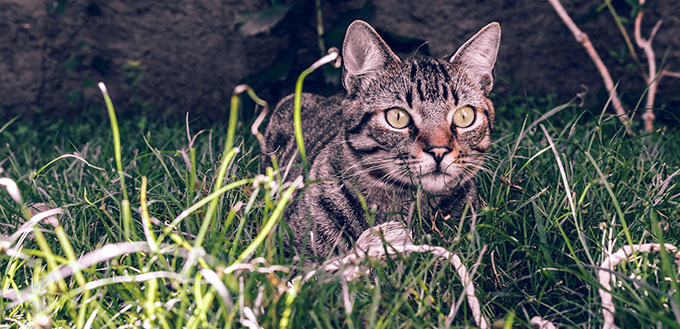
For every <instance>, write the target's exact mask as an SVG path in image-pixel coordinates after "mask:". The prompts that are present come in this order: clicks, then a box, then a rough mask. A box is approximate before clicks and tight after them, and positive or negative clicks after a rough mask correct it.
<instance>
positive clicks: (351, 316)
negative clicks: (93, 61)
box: [0, 94, 680, 328]
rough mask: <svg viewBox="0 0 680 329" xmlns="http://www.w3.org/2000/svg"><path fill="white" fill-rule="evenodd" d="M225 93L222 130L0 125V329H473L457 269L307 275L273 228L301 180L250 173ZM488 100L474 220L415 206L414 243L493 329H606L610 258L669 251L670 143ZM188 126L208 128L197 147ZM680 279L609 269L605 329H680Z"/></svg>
mask: <svg viewBox="0 0 680 329" xmlns="http://www.w3.org/2000/svg"><path fill="white" fill-rule="evenodd" d="M243 95H245V94H243ZM114 96H115V95H114ZM234 97H235V98H233V99H232V107H231V112H230V115H229V117H230V120H229V122H228V123H227V127H222V126H219V125H218V126H217V127H214V124H210V125H208V124H206V123H200V121H195V122H193V123H192V122H189V120H187V122H186V124H183V123H180V122H171V123H157V122H154V121H153V120H150V123H149V126H148V129H146V130H143V131H140V130H139V129H138V128H137V127H136V126H135V124H134V122H131V121H122V122H121V125H120V127H118V125H116V124H114V121H113V120H111V121H110V122H111V125H109V127H108V128H107V125H106V124H105V121H102V120H100V119H101V117H92V118H82V119H81V120H82V122H78V123H77V124H75V125H70V126H68V127H66V128H63V129H61V128H54V126H51V125H45V126H35V125H31V124H30V123H28V122H24V121H22V120H17V121H14V122H10V123H9V124H8V125H6V124H4V123H3V124H2V126H3V128H2V129H0V168H2V169H3V171H2V172H0V176H2V177H5V178H3V179H6V180H3V181H2V182H3V186H2V187H3V191H1V192H0V232H1V233H2V234H3V237H2V244H0V251H1V252H2V254H1V255H0V273H2V275H3V276H2V278H1V281H0V282H1V285H2V286H1V287H0V288H1V289H2V299H1V301H0V311H1V312H2V318H1V319H0V323H1V324H0V326H1V327H3V328H4V327H7V328H23V327H48V326H53V327H75V328H119V327H161V328H199V327H209V328H218V327H219V328H235V327H247V328H256V327H263V328H306V327H316V328H336V327H348V328H364V327H370V328H409V327H415V328H432V327H440V328H443V327H447V326H448V325H451V326H453V327H466V326H470V325H474V321H473V317H472V314H471V312H470V311H469V308H468V306H467V302H466V301H465V299H464V298H461V297H462V296H463V294H462V292H463V288H464V287H463V285H462V284H461V283H460V281H459V280H458V279H457V278H456V269H455V268H453V267H451V266H450V265H448V263H446V262H440V260H438V259H437V257H435V256H432V255H428V254H411V255H408V256H404V255H402V256H397V257H394V258H388V259H386V260H384V261H378V260H372V259H364V260H363V261H361V264H362V265H365V266H367V267H368V268H370V272H369V273H368V274H364V275H361V276H360V277H359V279H357V280H353V281H348V280H346V279H345V278H344V277H343V276H342V275H341V274H340V273H336V272H325V271H317V272H316V274H314V275H313V276H310V277H305V276H306V275H307V274H309V273H311V271H312V270H315V268H312V267H306V266H304V265H302V264H300V263H299V261H298V259H297V258H294V257H293V256H291V255H288V253H286V252H284V251H283V250H281V248H280V246H281V245H282V244H281V241H282V240H283V239H284V236H285V235H287V234H290V230H289V228H288V227H287V226H286V225H285V221H281V216H282V214H283V211H284V209H285V206H286V203H287V202H288V201H289V200H290V199H291V198H295V197H296V196H298V195H299V193H300V190H299V188H300V187H302V186H303V181H302V180H301V179H298V180H294V178H292V179H291V180H290V181H288V182H283V181H279V178H278V177H280V176H279V175H277V173H276V172H275V171H274V170H273V169H269V170H267V168H260V161H259V157H258V156H259V153H258V152H259V147H258V141H257V139H256V138H255V137H254V136H253V135H252V134H250V132H249V127H250V124H251V122H250V120H249V119H248V120H244V119H243V118H245V117H246V116H244V115H239V113H244V111H245V110H249V109H242V108H241V106H242V105H241V103H242V102H240V97H242V96H241V94H238V95H235V96H234ZM107 103H108V102H107ZM496 104H497V105H498V106H497V107H498V113H497V118H498V119H497V127H498V128H497V131H498V132H497V133H496V134H495V136H494V139H495V141H496V142H495V145H494V147H493V154H492V156H491V157H490V159H489V160H488V161H487V165H486V166H485V167H486V168H487V170H483V171H482V172H480V174H479V175H478V176H479V177H478V180H477V181H478V186H479V190H480V195H481V196H482V198H483V199H484V207H482V209H478V210H477V211H476V212H472V211H471V210H470V211H468V212H467V215H465V216H464V217H463V218H447V219H445V220H440V221H438V222H434V223H433V222H432V220H431V219H430V218H423V217H422V216H421V215H420V212H419V211H414V213H413V217H412V218H410V220H409V222H410V223H412V227H411V229H412V231H413V234H414V237H415V240H416V241H415V242H416V243H419V244H428V245H432V246H442V247H444V248H446V249H447V250H449V251H453V252H455V253H456V254H458V255H460V256H461V259H462V263H463V264H465V265H466V266H467V267H468V268H470V272H471V273H473V274H472V276H471V279H472V282H473V284H474V286H475V293H476V296H477V297H478V299H479V300H480V302H481V304H482V305H481V306H482V311H483V314H484V315H485V317H486V318H487V319H489V320H490V321H491V322H495V325H497V326H501V327H502V326H504V325H505V326H506V327H510V326H512V325H513V324H514V326H522V327H526V326H528V325H529V321H530V319H531V318H532V317H534V316H540V317H542V318H543V319H546V320H550V321H552V322H554V323H556V324H559V325H561V326H564V327H599V326H600V325H601V324H602V322H603V319H602V314H601V313H600V308H601V305H602V301H601V300H600V296H599V295H598V288H601V285H600V283H599V281H598V277H597V274H598V270H599V265H600V264H601V263H602V261H603V260H604V259H605V258H606V256H607V255H608V254H611V253H613V252H614V251H616V250H617V249H618V248H619V247H621V246H624V245H628V244H631V243H635V244H636V243H644V242H652V243H671V244H675V245H678V243H679V242H680V241H679V240H680V234H678V230H680V204H679V202H680V185H679V177H680V143H678V142H677V141H678V140H679V139H678V138H680V134H679V133H678V131H677V130H676V129H674V128H671V129H663V130H660V131H657V132H655V133H653V134H650V135H646V136H639V137H631V136H628V135H626V134H625V131H624V128H623V127H622V126H621V124H620V123H619V122H618V120H616V118H615V117H611V116H608V115H606V114H604V113H602V112H601V111H593V112H590V111H589V110H588V109H582V108H578V107H576V106H574V105H571V104H567V105H565V106H559V107H554V105H552V104H534V103H532V102H528V101H526V100H520V101H517V100H496ZM109 111H110V112H108V113H109V115H110V114H111V113H112V111H113V107H110V108H109ZM239 111H240V112H239ZM518 112H519V113H522V114H521V119H519V120H504V119H503V118H504V117H512V116H513V115H515V113H518ZM546 113H547V115H546ZM114 114H115V113H114ZM303 119H304V118H303ZM246 121H247V122H246ZM202 125H206V126H202ZM197 126H198V127H197ZM201 128H208V129H209V128H216V130H202V131H200V132H198V133H195V134H194V135H193V136H192V133H191V132H192V131H198V129H201ZM116 131H118V132H116ZM116 135H118V136H119V137H116ZM184 135H186V136H187V137H186V140H185V139H183V138H182V137H181V136H184ZM223 136H227V137H226V138H224V142H219V141H220V140H222V138H223ZM118 138H120V147H117V146H116V145H117V144H116V142H115V141H116V139H118ZM55 159H56V161H52V160H55ZM114 159H115V160H114ZM47 164H49V165H47ZM46 165H47V166H46ZM35 168H40V169H39V170H36V169H35ZM14 182H16V185H17V186H16V189H14V187H13V186H12V183H14ZM306 184H313V182H306ZM5 186H7V189H5V188H4V187H5ZM7 191H10V192H13V193H14V194H9V193H7ZM17 192H18V193H20V194H21V197H20V198H17V194H16V193H17ZM126 195H127V197H126ZM125 200H128V201H129V208H127V209H129V210H130V215H129V221H128V220H127V219H126V218H125V212H126V211H127V210H126V208H125V206H124V201H125ZM406 216H407V215H406V214H405V215H404V217H406ZM43 217H44V218H43ZM404 220H406V218H404ZM126 229H129V234H128V232H127V231H126ZM15 232H18V234H15ZM480 256H481V258H479V257H480ZM478 258H479V259H478ZM478 260H479V261H478ZM677 266H678V265H677V264H676V263H674V259H673V257H672V254H671V253H668V252H665V253H664V252H661V253H658V254H646V253H637V254H635V255H633V256H632V257H631V260H630V261H627V262H624V263H622V264H621V265H619V266H617V267H615V268H613V269H612V270H611V271H612V272H611V273H613V274H614V277H615V278H616V283H615V284H614V285H613V286H614V289H613V290H612V293H613V297H614V298H613V302H614V305H615V307H616V313H615V319H616V323H617V324H618V325H619V326H620V327H625V328H628V327H664V328H680V323H679V321H680V310H679V308H678V305H679V304H680V296H679V295H678V294H679V293H678V288H677V287H678V274H677ZM449 314H455V317H453V318H452V319H453V322H452V323H449V320H447V316H449Z"/></svg>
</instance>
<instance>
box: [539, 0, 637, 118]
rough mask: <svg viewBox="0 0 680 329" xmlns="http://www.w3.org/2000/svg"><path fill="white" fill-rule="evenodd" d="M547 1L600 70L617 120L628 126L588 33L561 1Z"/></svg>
mask: <svg viewBox="0 0 680 329" xmlns="http://www.w3.org/2000/svg"><path fill="white" fill-rule="evenodd" d="M548 2H550V4H551V5H552V6H553V8H554V9H555V11H556V12H557V15H559V16H560V18H561V19H562V21H563V22H564V24H565V25H567V27H568V28H569V30H570V31H571V33H572V34H574V38H575V39H576V41H578V42H579V43H581V45H582V46H583V48H585V49H586V51H587V52H588V55H589V56H590V59H591V60H592V61H593V63H595V66H596V67H597V70H598V71H599V72H600V76H602V80H604V86H605V87H606V88H607V91H608V92H609V94H610V95H611V99H612V105H613V106H614V110H615V111H616V114H617V115H618V117H619V120H621V122H622V123H623V124H624V126H626V128H628V126H629V121H628V115H626V111H625V110H624V108H623V104H621V100H620V99H619V96H618V94H617V93H616V89H614V80H612V77H611V75H610V74H609V70H607V67H606V66H605V65H604V63H603V62H602V59H600V55H598V54H597V51H596V50H595V47H593V44H592V42H590V38H588V35H587V34H585V33H583V31H581V30H580V29H579V28H578V26H576V23H574V21H573V20H572V19H571V17H569V14H568V13H567V11H566V10H565V9H564V7H563V6H562V3H560V1H559V0H548Z"/></svg>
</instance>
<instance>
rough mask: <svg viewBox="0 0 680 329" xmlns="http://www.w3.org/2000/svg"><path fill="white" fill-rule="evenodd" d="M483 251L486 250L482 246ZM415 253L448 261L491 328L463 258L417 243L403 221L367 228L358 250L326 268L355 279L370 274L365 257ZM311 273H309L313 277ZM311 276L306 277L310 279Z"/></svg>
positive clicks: (480, 322)
mask: <svg viewBox="0 0 680 329" xmlns="http://www.w3.org/2000/svg"><path fill="white" fill-rule="evenodd" d="M383 241H384V242H385V243H386V244H387V245H386V246H383ZM483 252H484V249H482V253H483ZM411 253H430V254H432V255H434V256H436V257H437V258H439V259H442V260H448V261H449V262H450V263H451V265H453V267H454V268H455V269H456V271H457V273H458V276H459V277H460V281H461V283H462V284H463V290H464V294H465V295H466V297H467V301H468V306H469V307H470V310H471V311H472V317H473V318H474V319H475V323H476V324H477V326H479V327H480V328H483V329H484V328H489V324H488V323H487V321H486V319H485V318H484V317H483V316H482V312H481V309H480V304H479V300H478V299H477V297H476V296H475V287H474V285H473V283H472V279H471V276H470V273H468V271H467V268H466V267H465V265H464V264H463V262H462V261H461V259H460V257H459V256H458V255H457V254H456V253H454V252H450V251H448V250H446V249H445V248H442V247H439V246H429V245H414V244H413V242H412V239H411V232H410V231H409V230H408V229H407V228H405V227H404V226H403V225H402V224H401V223H399V222H387V223H383V224H380V225H378V226H374V227H371V228H370V229H368V230H366V231H364V232H363V233H362V234H361V236H360V237H359V239H358V240H357V243H356V247H355V248H354V250H352V251H351V252H350V253H349V254H348V255H347V256H345V257H344V258H342V259H335V260H332V261H330V262H328V263H326V264H325V265H324V266H323V267H322V268H323V270H324V271H326V272H334V271H338V270H342V276H343V278H344V279H345V280H348V281H351V280H354V279H356V278H358V277H359V275H360V274H362V273H368V269H366V268H361V267H360V266H359V265H357V264H358V263H359V261H360V260H362V259H364V258H367V257H368V258H372V259H383V258H386V257H387V256H394V255H395V254H402V255H409V254H411ZM480 257H481V254H480ZM315 272H316V271H313V272H312V273H310V274H311V275H313V273H315ZM310 274H308V275H307V276H308V277H311V275H310ZM308 277H307V278H305V279H308ZM449 321H450V320H449Z"/></svg>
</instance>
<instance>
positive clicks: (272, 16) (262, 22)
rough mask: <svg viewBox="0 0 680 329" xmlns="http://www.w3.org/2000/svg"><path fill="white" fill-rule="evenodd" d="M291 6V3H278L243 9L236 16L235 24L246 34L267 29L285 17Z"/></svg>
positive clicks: (253, 33) (249, 34)
mask: <svg viewBox="0 0 680 329" xmlns="http://www.w3.org/2000/svg"><path fill="white" fill-rule="evenodd" d="M291 8H293V6H292V5H289V4H285V3H278V4H275V5H273V6H271V7H269V8H267V9H264V10H257V11H243V12H240V13H239V14H238V16H237V17H236V24H237V25H240V27H239V31H240V32H241V33H243V34H244V35H246V36H251V35H255V34H258V33H262V32H265V31H269V30H271V29H272V28H274V26H276V24H278V23H279V22H280V21H281V20H282V19H283V18H284V17H286V14H288V12H289V11H290V9H291Z"/></svg>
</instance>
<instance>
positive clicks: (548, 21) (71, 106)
mask: <svg viewBox="0 0 680 329" xmlns="http://www.w3.org/2000/svg"><path fill="white" fill-rule="evenodd" d="M307 2H310V1H307ZM322 2H323V14H324V22H325V23H326V25H328V24H330V22H332V21H333V20H334V19H335V18H337V17H338V16H339V15H341V14H342V13H343V12H347V11H350V10H356V9H358V8H362V7H364V6H365V5H366V1H365V0H348V1H328V0H327V1H322ZM600 2H601V1H597V0H583V1H576V0H563V3H564V5H565V7H566V8H567V10H568V11H569V12H570V13H571V14H572V17H574V18H575V19H577V20H578V21H580V22H581V24H580V26H581V27H582V29H583V30H584V31H585V32H586V33H588V34H589V35H590V37H591V39H592V40H593V43H594V44H595V46H596V47H597V49H598V50H599V51H600V54H601V55H602V56H603V58H604V59H605V62H606V64H607V65H608V66H609V67H610V68H611V69H612V75H613V76H614V79H615V80H620V84H621V89H622V90H623V91H625V93H624V98H627V99H630V100H631V101H630V102H629V104H632V105H634V102H633V101H632V100H634V99H636V98H637V97H639V95H640V93H641V92H642V91H643V90H644V83H643V81H642V79H641V78H640V74H639V71H638V70H637V69H636V68H635V67H633V68H631V67H630V66H631V65H630V63H631V61H630V60H629V59H627V60H624V61H621V60H619V58H620V56H616V55H615V54H613V53H612V54H610V51H613V52H618V51H620V50H621V49H623V47H625V44H624V42H623V39H622V37H621V35H620V34H619V32H618V30H617V29H616V27H615V25H614V22H613V20H612V19H611V16H609V14H608V13H607V12H606V9H605V12H602V13H600V14H599V15H597V17H596V18H595V19H587V18H588V15H589V13H590V12H591V9H592V8H593V5H597V4H598V3H600ZM624 2H625V0H618V1H617V0H615V1H614V3H615V5H616V4H618V6H619V7H620V8H624V9H625V8H627V7H626V6H624V5H623V3H624ZM269 4H270V1H264V0H263V1H260V0H255V1H237V0H182V1H180V0H166V1H153V0H108V1H97V0H0V111H2V112H1V113H0V118H2V117H3V115H2V114H5V115H8V114H9V115H12V114H16V113H23V114H24V115H26V116H29V117H30V116H45V115H47V116H49V115H82V114H83V113H85V114H86V113H87V111H88V110H97V111H99V110H100V109H101V96H100V94H99V92H98V90H97V88H96V86H95V83H96V82H98V81H105V82H106V83H107V85H108V87H109V90H110V92H111V94H112V96H113V97H114V100H115V101H116V104H117V109H118V110H119V111H120V112H125V111H126V110H127V111H135V110H139V109H140V108H141V109H147V108H148V109H155V110H158V111H162V112H166V113H169V112H173V111H174V112H179V113H184V112H186V111H191V112H192V113H202V114H205V115H208V116H210V115H212V114H214V113H216V112H221V111H223V110H224V108H225V104H227V103H228V99H229V96H230V94H231V90H232V89H233V87H234V86H235V85H236V84H237V83H238V82H239V81H241V80H242V79H243V78H244V77H246V76H249V75H252V74H254V73H256V72H258V71H261V70H262V69H264V68H266V67H268V66H270V65H271V63H272V62H273V61H274V60H275V59H276V58H277V56H278V55H279V53H280V52H281V51H282V50H288V49H289V47H290V44H291V40H293V39H295V40H297V42H302V43H308V44H309V46H308V48H310V49H313V48H314V47H315V44H316V38H315V34H314V32H315V30H314V26H315V22H316V16H315V15H313V14H312V15H309V16H308V17H305V20H306V21H305V20H301V21H299V22H297V23H298V24H299V27H296V28H294V29H289V30H288V32H287V33H284V32H286V31H284V32H281V31H278V32H264V33H260V34H257V35H255V36H244V35H242V34H241V33H239V32H238V31H237V28H236V26H235V20H236V17H237V13H238V12H239V11H243V10H257V9H263V8H267V7H268V6H269ZM311 4H312V6H313V1H311ZM369 5H371V6H372V7H373V11H372V15H371V17H370V18H369V19H368V20H369V22H370V23H372V24H374V25H375V26H376V27H377V28H379V29H381V30H387V31H392V32H394V33H396V34H399V35H401V36H406V37H411V38H416V39H422V40H428V41H429V44H428V45H427V47H429V51H430V52H431V53H432V54H433V55H436V56H443V55H446V54H449V53H451V52H452V51H454V50H455V49H456V48H457V47H458V46H459V45H460V44H461V43H462V42H463V41H465V39H466V38H468V37H469V36H471V35H472V34H473V33H474V32H476V31H477V30H478V29H479V28H480V27H482V26H483V25H484V24H486V23H488V22H490V21H494V20H496V21H499V22H501V24H502V28H503V41H502V45H501V52H500V55H499V59H498V64H497V68H496V74H497V76H498V78H499V80H498V83H497V89H496V90H497V92H498V93H499V94H501V96H503V95H507V94H508V93H524V92H526V93H528V94H532V95H539V96H540V95H546V94H548V93H552V94H557V95H559V97H561V98H564V100H566V99H568V98H570V97H571V96H573V95H574V94H576V93H577V92H580V91H581V90H582V87H581V85H586V86H588V87H589V88H590V95H591V97H593V98H594V97H595V96H594V95H597V94H598V93H600V92H601V86H602V81H601V79H600V77H599V75H598V74H597V72H596V71H595V67H594V65H593V64H592V62H591V61H590V60H589V58H588V57H587V55H586V53H585V51H584V50H583V48H582V47H581V46H580V45H579V44H577V43H576V42H575V41H574V38H573V36H572V35H571V34H570V33H569V31H568V30H567V29H566V28H565V27H564V24H563V23H562V22H561V21H560V20H559V18H558V17H557V15H556V14H555V12H554V11H553V9H552V7H550V5H549V4H548V2H547V1H541V0H480V1H475V2H474V4H472V2H470V1H463V0H449V1H438V0H421V1H417V2H415V1H400V0H375V1H372V2H371V3H370V4H369ZM621 14H622V15H624V16H627V15H629V12H622V13H621ZM679 14H680V1H677V0H659V1H656V2H654V6H653V8H652V10H650V12H649V13H648V15H647V16H646V19H645V21H644V26H645V28H644V31H645V32H644V33H643V34H644V35H647V34H648V33H649V30H650V28H651V26H653V24H654V23H655V22H656V20H657V19H658V18H663V19H664V23H663V25H662V27H661V30H660V32H659V34H658V36H657V38H656V40H655V43H654V45H655V49H656V50H657V60H658V61H659V62H661V61H662V59H663V58H664V56H665V58H666V66H667V67H669V68H673V69H675V70H680V38H678V37H677V36H678V35H680V18H679V17H678V16H679ZM630 33H631V37H632V31H630ZM328 46H339V45H328ZM640 54H641V52H640ZM300 58H302V59H303V60H298V62H296V63H295V65H296V66H295V68H294V69H293V70H298V71H297V72H299V70H301V69H302V68H304V67H306V66H307V65H309V64H310V63H311V61H312V60H313V56H311V55H308V56H307V57H304V56H302V57H298V59H300ZM305 61H306V62H305ZM643 61H644V58H643ZM293 70H291V72H293ZM297 72H293V73H297ZM140 78H141V79H140ZM678 80H680V79H675V80H674V79H670V78H668V79H666V80H664V81H663V82H662V83H661V90H660V95H659V98H658V102H657V104H658V105H659V106H662V105H663V106H666V107H667V108H669V109H670V110H671V111H675V112H676V113H677V112H678V111H677V109H676V108H677V107H678V104H679V103H678V101H679V99H680V96H678V94H679V93H678V92H677V91H678V90H680V83H679V82H680V81H678ZM292 88H293V85H292V84H286V85H277V86H276V87H275V88H271V87H270V88H266V89H265V90H263V91H262V93H263V96H264V97H267V98H269V100H270V101H271V102H274V101H275V100H276V99H277V98H278V97H281V95H283V94H285V93H288V92H290V91H291V90H292ZM83 109H85V112H83Z"/></svg>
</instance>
